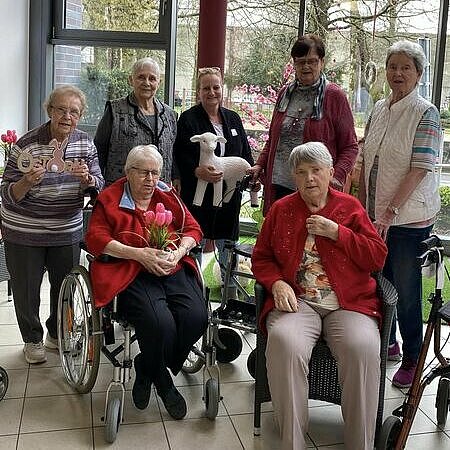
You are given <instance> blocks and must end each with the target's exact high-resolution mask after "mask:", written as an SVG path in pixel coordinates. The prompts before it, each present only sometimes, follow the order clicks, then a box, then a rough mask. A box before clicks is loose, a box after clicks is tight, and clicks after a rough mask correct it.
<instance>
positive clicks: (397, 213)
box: [389, 205, 400, 216]
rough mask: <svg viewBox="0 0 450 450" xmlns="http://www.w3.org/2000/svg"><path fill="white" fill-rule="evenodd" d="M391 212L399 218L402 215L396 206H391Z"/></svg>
mask: <svg viewBox="0 0 450 450" xmlns="http://www.w3.org/2000/svg"><path fill="white" fill-rule="evenodd" d="M389 210H390V211H391V212H392V214H394V216H398V215H399V214H400V210H399V209H398V208H397V207H396V206H392V205H389Z"/></svg>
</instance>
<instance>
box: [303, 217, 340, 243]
mask: <svg viewBox="0 0 450 450" xmlns="http://www.w3.org/2000/svg"><path fill="white" fill-rule="evenodd" d="M306 229H307V230H308V233H310V234H315V235H318V236H324V237H327V238H330V239H333V241H337V239H338V236H339V231H338V230H339V225H338V224H337V223H336V222H333V221H332V220H330V219H327V218H326V217H323V216H319V215H318V214H313V215H312V216H309V217H308V218H307V219H306Z"/></svg>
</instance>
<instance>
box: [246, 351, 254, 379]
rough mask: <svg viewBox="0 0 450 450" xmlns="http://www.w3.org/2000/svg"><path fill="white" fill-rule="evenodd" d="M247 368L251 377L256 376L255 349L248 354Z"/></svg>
mask: <svg viewBox="0 0 450 450" xmlns="http://www.w3.org/2000/svg"><path fill="white" fill-rule="evenodd" d="M247 370H248V373H249V374H250V375H251V376H252V377H253V378H256V349H253V350H252V351H251V352H250V355H248V358H247Z"/></svg>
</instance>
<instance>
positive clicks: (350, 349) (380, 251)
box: [252, 142, 387, 450]
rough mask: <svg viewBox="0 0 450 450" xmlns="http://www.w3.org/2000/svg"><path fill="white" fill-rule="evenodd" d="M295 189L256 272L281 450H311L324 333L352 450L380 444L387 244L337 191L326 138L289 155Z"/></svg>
mask: <svg viewBox="0 0 450 450" xmlns="http://www.w3.org/2000/svg"><path fill="white" fill-rule="evenodd" d="M289 166H290V169H291V174H292V176H293V179H294V180H295V184H296V186H297V190H298V191H297V192H294V193H293V194H290V195H288V196H286V197H284V198H282V199H280V200H278V201H276V202H275V203H274V204H273V205H272V207H271V209H270V211H269V213H268V215H267V217H266V219H265V221H264V223H263V227H262V230H261V233H260V235H259V237H258V240H257V243H256V246H255V248H254V251H253V257H252V270H253V273H254V275H255V277H256V279H257V281H258V282H259V283H261V284H262V285H263V286H264V287H265V289H266V291H267V293H268V298H267V299H266V302H265V305H264V309H263V314H262V323H261V324H260V325H262V326H263V328H265V329H267V333H268V340H267V350H266V357H267V375H268V380H269V387H270V392H271V395H272V402H273V406H274V410H275V413H276V417H277V420H278V423H279V426H280V431H281V437H282V448H283V450H287V449H295V450H301V449H304V448H306V444H305V435H306V432H307V430H308V379H307V376H308V364H309V360H310V358H311V351H312V348H313V347H314V345H315V343H316V342H317V340H318V339H319V336H320V335H323V337H324V338H325V340H326V342H327V344H328V346H329V347H330V349H331V352H332V354H333V356H334V357H335V358H336V360H337V363H338V372H339V381H340V384H341V388H342V413H343V417H344V423H345V429H344V443H345V448H352V449H359V450H368V449H373V445H374V437H375V425H376V414H377V405H378V386H379V381H380V357H379V355H380V334H379V331H378V325H379V320H380V311H381V304H380V301H379V299H378V298H377V296H376V283H375V280H374V279H373V278H372V277H371V273H372V272H374V271H379V270H381V269H382V267H383V264H384V260H385V257H386V253H387V249H386V245H385V244H384V242H383V240H382V239H381V238H380V236H379V235H378V234H377V232H376V230H375V228H374V226H373V225H372V223H371V221H370V219H369V218H368V216H367V214H366V212H365V210H364V208H363V207H362V206H361V204H360V203H359V201H358V200H357V199H356V198H354V197H352V196H350V195H348V194H344V193H342V192H339V191H337V190H335V189H333V188H330V186H329V184H330V182H331V181H332V180H333V176H334V173H335V171H334V169H333V160H332V157H331V155H330V153H329V152H328V150H327V148H326V147H325V146H324V145H323V144H322V143H320V142H309V143H307V144H303V145H300V146H298V147H295V148H294V149H293V150H292V152H291V154H290V157H289Z"/></svg>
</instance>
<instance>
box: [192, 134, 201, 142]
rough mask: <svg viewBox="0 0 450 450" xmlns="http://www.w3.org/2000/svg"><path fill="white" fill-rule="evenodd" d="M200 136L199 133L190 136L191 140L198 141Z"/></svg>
mask: <svg viewBox="0 0 450 450" xmlns="http://www.w3.org/2000/svg"><path fill="white" fill-rule="evenodd" d="M200 141H201V136H200V135H199V134H196V135H195V136H192V137H191V142H200Z"/></svg>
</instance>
